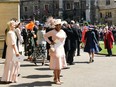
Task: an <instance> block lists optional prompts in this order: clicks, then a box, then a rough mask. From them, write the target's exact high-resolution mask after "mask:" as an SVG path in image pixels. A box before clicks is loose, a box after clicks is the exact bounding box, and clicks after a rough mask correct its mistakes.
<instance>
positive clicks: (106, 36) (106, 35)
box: [104, 31, 114, 49]
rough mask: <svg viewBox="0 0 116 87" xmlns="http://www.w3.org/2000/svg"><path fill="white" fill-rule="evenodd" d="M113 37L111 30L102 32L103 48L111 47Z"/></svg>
mask: <svg viewBox="0 0 116 87" xmlns="http://www.w3.org/2000/svg"><path fill="white" fill-rule="evenodd" d="M113 42H114V37H113V34H112V32H111V31H108V32H106V33H104V46H105V49H106V48H107V49H111V48H113Z"/></svg>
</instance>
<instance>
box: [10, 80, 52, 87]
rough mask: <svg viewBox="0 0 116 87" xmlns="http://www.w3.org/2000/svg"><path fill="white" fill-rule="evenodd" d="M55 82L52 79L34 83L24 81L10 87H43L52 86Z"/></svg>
mask: <svg viewBox="0 0 116 87" xmlns="http://www.w3.org/2000/svg"><path fill="white" fill-rule="evenodd" d="M52 84H54V82H51V81H44V82H40V81H37V82H33V83H24V84H18V85H10V86H9V87H42V86H52Z"/></svg>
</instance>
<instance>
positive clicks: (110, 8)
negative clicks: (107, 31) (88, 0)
mask: <svg viewBox="0 0 116 87" xmlns="http://www.w3.org/2000/svg"><path fill="white" fill-rule="evenodd" d="M98 6H99V16H98V20H99V22H101V23H107V24H109V25H111V24H113V25H116V0H98Z"/></svg>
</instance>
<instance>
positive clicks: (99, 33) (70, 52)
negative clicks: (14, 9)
mask: <svg viewBox="0 0 116 87" xmlns="http://www.w3.org/2000/svg"><path fill="white" fill-rule="evenodd" d="M100 40H104V47H105V48H106V49H107V52H108V55H107V56H112V48H113V42H115V44H116V28H115V26H113V27H109V26H105V27H96V26H95V25H91V24H89V25H84V26H80V25H79V23H76V22H75V21H74V20H71V21H68V22H67V21H62V20H61V19H55V18H53V17H52V16H51V17H49V18H48V19H47V20H46V22H45V23H44V24H41V23H39V21H32V20H31V21H29V23H26V24H25V23H22V22H18V20H17V19H11V20H10V21H9V22H8V24H7V28H6V30H5V44H4V51H3V58H6V59H5V66H4V72H3V76H2V79H1V81H3V82H6V83H11V82H17V77H18V75H19V68H20V62H18V61H15V60H13V56H14V55H16V56H19V55H23V54H22V53H23V50H24V55H25V56H28V58H27V59H25V61H32V62H34V61H36V58H33V55H32V54H33V53H34V49H35V48H39V50H38V52H40V55H44V57H43V58H42V65H44V64H45V59H47V60H49V62H50V69H52V70H53V74H54V79H53V81H54V82H55V83H56V84H61V83H62V81H61V80H60V73H61V70H62V69H63V68H66V67H67V64H68V65H74V56H80V55H81V53H80V48H81V47H83V48H84V52H87V53H88V55H89V57H90V59H89V63H92V62H94V54H95V53H98V52H99V51H101V49H100V44H99V41H100ZM22 45H24V49H23V46H22Z"/></svg>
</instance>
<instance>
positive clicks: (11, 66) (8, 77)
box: [1, 21, 20, 83]
mask: <svg viewBox="0 0 116 87" xmlns="http://www.w3.org/2000/svg"><path fill="white" fill-rule="evenodd" d="M8 24H9V27H10V30H9V31H8V33H7V37H6V44H7V51H6V60H5V65H4V73H3V76H2V79H1V81H3V82H5V83H9V82H17V76H18V71H19V67H20V63H19V62H17V61H14V60H13V55H16V56H19V52H18V49H17V46H16V35H15V32H14V29H15V22H14V21H10V22H8Z"/></svg>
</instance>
